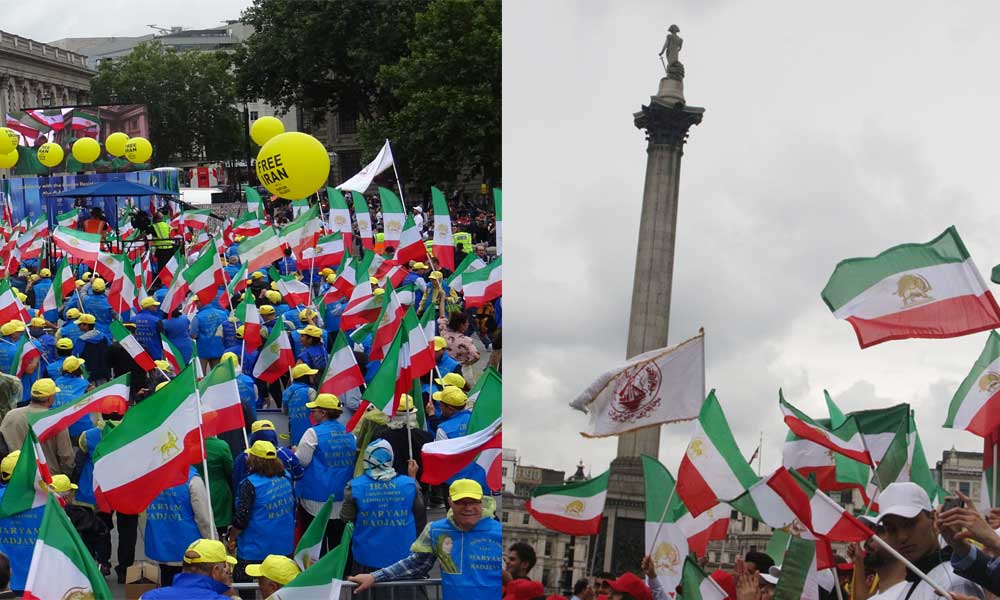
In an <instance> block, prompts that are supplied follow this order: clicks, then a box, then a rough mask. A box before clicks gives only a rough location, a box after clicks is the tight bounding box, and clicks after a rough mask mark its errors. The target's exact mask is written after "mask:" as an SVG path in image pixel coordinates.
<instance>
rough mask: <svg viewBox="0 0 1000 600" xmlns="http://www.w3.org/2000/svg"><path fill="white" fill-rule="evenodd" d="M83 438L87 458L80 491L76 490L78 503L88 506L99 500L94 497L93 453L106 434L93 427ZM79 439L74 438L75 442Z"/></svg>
mask: <svg viewBox="0 0 1000 600" xmlns="http://www.w3.org/2000/svg"><path fill="white" fill-rule="evenodd" d="M83 437H84V440H85V442H86V444H85V445H86V446H87V452H86V456H87V458H86V459H85V460H84V462H83V467H82V469H81V471H80V482H79V484H78V485H79V486H80V489H78V490H76V501H77V502H84V503H86V504H94V505H96V504H97V499H96V498H95V497H94V459H93V453H94V448H96V447H97V443H98V442H100V441H101V438H102V437H104V432H103V431H101V429H100V428H99V427H91V428H90V429H88V430H87V431H85V432H83ZM77 439H79V438H74V441H75V440H77Z"/></svg>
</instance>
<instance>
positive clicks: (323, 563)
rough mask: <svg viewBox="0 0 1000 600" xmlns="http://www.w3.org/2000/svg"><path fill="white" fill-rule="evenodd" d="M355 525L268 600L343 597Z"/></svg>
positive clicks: (313, 599) (345, 529) (346, 527)
mask: <svg viewBox="0 0 1000 600" xmlns="http://www.w3.org/2000/svg"><path fill="white" fill-rule="evenodd" d="M353 533H354V523H347V525H345V526H344V533H343V534H342V535H341V537H340V543H339V544H337V547H336V548H334V549H333V550H330V551H329V552H327V553H326V554H324V555H323V557H322V558H320V559H319V560H317V561H316V562H314V563H312V564H311V565H310V566H309V568H308V569H306V570H305V571H302V572H301V573H299V574H298V575H297V576H296V577H295V579H293V580H291V581H289V582H288V583H287V584H285V586H284V587H282V588H281V589H280V590H278V591H277V592H275V593H273V594H271V595H270V596H268V598H267V600H315V599H316V598H340V590H341V587H342V586H343V583H344V582H343V579H344V570H345V568H346V567H347V554H348V551H349V550H350V548H351V535H352V534H353Z"/></svg>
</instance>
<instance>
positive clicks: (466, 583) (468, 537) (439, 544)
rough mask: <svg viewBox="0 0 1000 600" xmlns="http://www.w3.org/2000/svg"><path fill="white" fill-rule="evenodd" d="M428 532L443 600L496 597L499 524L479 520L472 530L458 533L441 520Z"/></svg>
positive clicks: (500, 562) (499, 564)
mask: <svg viewBox="0 0 1000 600" xmlns="http://www.w3.org/2000/svg"><path fill="white" fill-rule="evenodd" d="M429 533H430V538H431V540H430V541H431V548H433V551H434V555H435V556H436V557H437V559H438V565H439V566H440V567H441V597H442V598H443V600H453V599H458V598H499V597H500V590H501V587H502V581H501V576H500V574H501V573H502V572H503V526H502V525H500V522H499V521H496V520H495V519H485V518H484V519H480V520H479V522H478V523H476V526H475V527H473V528H472V531H462V530H461V529H458V528H457V527H455V526H454V525H452V524H451V521H449V520H448V519H441V520H440V521H434V522H433V523H431V524H430V531H429ZM448 538H450V539H448Z"/></svg>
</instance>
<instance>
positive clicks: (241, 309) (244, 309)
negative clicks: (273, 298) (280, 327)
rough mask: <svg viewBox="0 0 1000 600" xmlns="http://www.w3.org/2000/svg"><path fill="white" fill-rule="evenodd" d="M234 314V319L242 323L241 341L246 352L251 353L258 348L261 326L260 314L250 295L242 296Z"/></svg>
mask: <svg viewBox="0 0 1000 600" xmlns="http://www.w3.org/2000/svg"><path fill="white" fill-rule="evenodd" d="M235 314H236V318H237V319H239V320H240V321H242V322H243V341H244V343H245V344H246V349H247V351H249V352H253V351H254V350H256V349H257V348H260V345H261V337H260V332H261V329H262V327H263V326H262V324H261V320H260V313H259V312H258V311H257V305H256V304H255V303H254V301H253V297H252V296H251V295H250V294H244V295H243V301H242V302H240V305H239V306H237V307H236V311H235Z"/></svg>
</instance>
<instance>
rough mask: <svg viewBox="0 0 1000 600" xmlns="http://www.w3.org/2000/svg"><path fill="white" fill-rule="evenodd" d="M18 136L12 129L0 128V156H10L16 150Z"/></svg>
mask: <svg viewBox="0 0 1000 600" xmlns="http://www.w3.org/2000/svg"><path fill="white" fill-rule="evenodd" d="M17 142H18V136H17V132H16V131H14V130H13V129H7V128H6V127H0V154H10V153H11V152H12V151H14V150H16V149H17Z"/></svg>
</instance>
